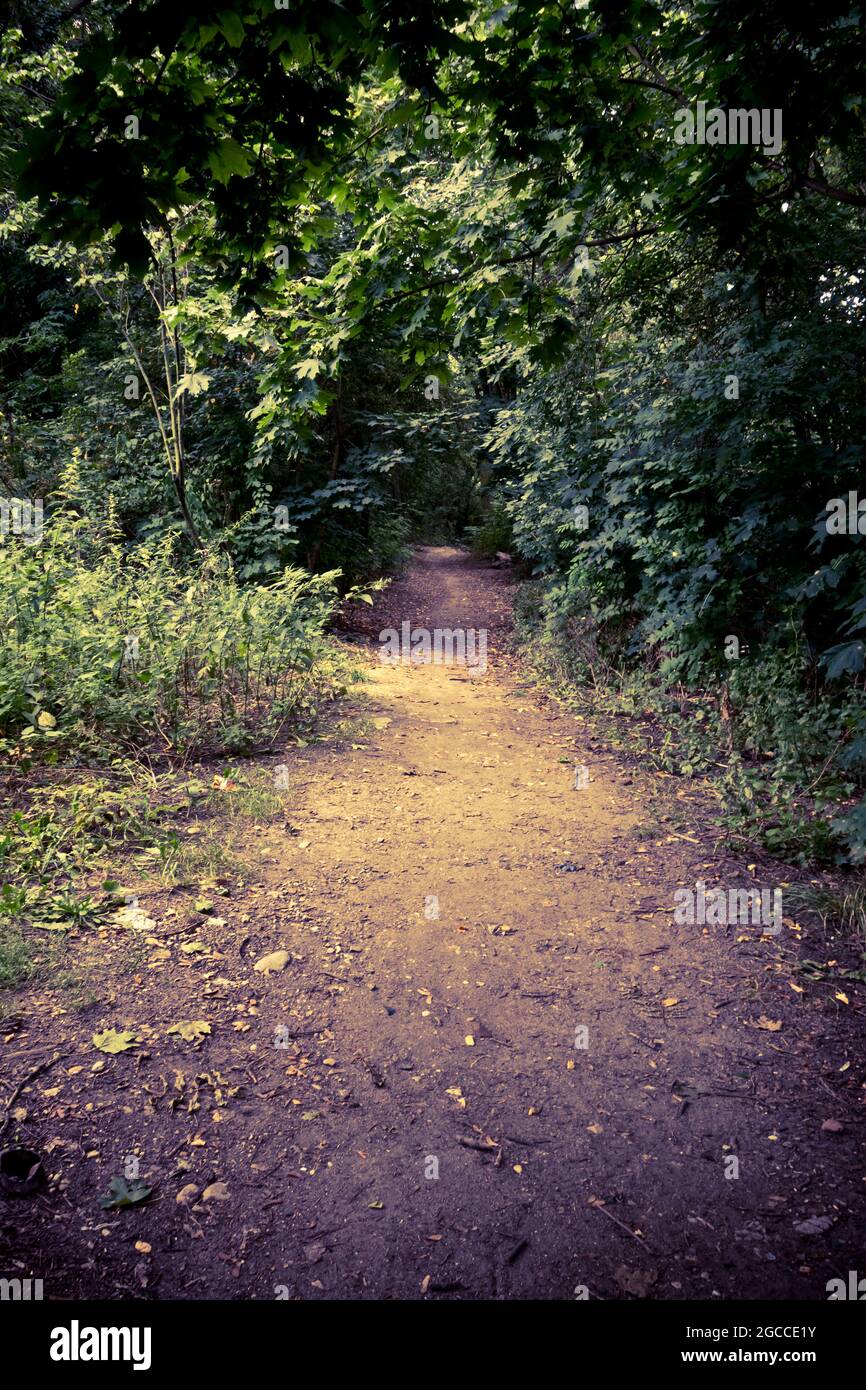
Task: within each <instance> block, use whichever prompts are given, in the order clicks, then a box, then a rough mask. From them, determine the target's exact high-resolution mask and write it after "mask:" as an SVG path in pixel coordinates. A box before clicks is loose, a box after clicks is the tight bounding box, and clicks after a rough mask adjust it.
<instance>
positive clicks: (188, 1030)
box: [168, 1018, 210, 1047]
mask: <svg viewBox="0 0 866 1390" xmlns="http://www.w3.org/2000/svg"><path fill="white" fill-rule="evenodd" d="M168 1032H169V1033H177V1035H178V1037H179V1038H183V1041H184V1042H189V1043H194V1044H195V1046H196V1047H200V1046H201V1044H202V1043H203V1042H204V1040H205V1038H206V1037H207V1035H208V1033H209V1032H210V1024H209V1023H206V1022H205V1020H204V1019H203V1018H184V1019H181V1021H180V1023H173V1024H172V1025H171V1027H170V1028H169V1029H168Z"/></svg>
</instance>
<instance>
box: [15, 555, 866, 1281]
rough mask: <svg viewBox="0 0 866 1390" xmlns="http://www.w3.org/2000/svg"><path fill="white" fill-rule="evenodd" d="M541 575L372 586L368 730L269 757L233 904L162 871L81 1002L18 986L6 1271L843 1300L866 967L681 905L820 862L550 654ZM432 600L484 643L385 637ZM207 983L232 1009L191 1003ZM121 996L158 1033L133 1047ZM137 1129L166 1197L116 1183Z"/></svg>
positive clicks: (418, 579) (454, 562) (152, 1179)
mask: <svg viewBox="0 0 866 1390" xmlns="http://www.w3.org/2000/svg"><path fill="white" fill-rule="evenodd" d="M512 589H513V580H512V578H511V575H510V571H508V570H507V569H497V568H495V567H492V566H490V565H486V564H482V563H481V562H478V561H475V560H472V559H471V558H470V557H469V556H468V555H467V554H466V553H465V552H463V551H462V550H457V549H452V548H447V547H438V548H427V549H420V550H419V551H418V552H417V554H416V556H415V560H414V562H413V564H412V566H411V568H410V569H409V571H408V572H407V573H406V575H405V576H404V577H403V578H401V579H400V580H398V581H397V582H395V583H394V584H393V585H392V586H391V587H390V588H389V589H388V590H387V591H386V592H385V593H384V594H383V595H381V596H379V597H378V598H377V600H376V605H375V608H374V609H373V610H369V609H365V610H364V612H365V614H366V636H367V638H368V640H369V643H370V645H369V648H368V653H369V654H368V656H367V657H366V658H365V659H366V660H367V662H368V665H369V670H368V672H367V679H366V684H365V687H364V689H363V691H362V690H359V691H358V692H357V694H354V693H353V696H352V700H351V703H350V705H349V707H348V708H349V711H350V712H352V711H356V712H358V714H359V717H363V719H364V720H365V721H366V725H365V728H366V732H365V733H364V734H363V736H360V735H359V736H357V737H355V738H354V739H353V738H351V737H343V736H337V735H335V736H333V737H332V738H331V739H329V740H326V741H324V742H320V743H315V744H312V745H311V746H309V747H306V748H299V749H291V750H287V751H284V752H281V753H279V754H275V755H274V757H273V758H272V759H270V760H266V763H265V765H267V766H271V765H272V766H273V767H276V766H278V765H280V764H282V763H285V764H286V765H287V766H288V769H289V779H288V780H289V787H288V790H287V791H286V793H285V795H286V802H287V820H286V822H285V823H284V824H283V823H276V824H270V825H266V826H262V827H261V829H260V831H259V832H258V833H257V835H256V836H255V838H254V842H253V846H252V853H253V854H254V855H255V858H256V861H257V869H258V878H257V880H256V881H254V882H250V883H246V884H243V885H242V886H238V885H237V884H236V883H234V881H231V882H228V883H227V884H226V886H225V891H224V894H223V895H222V896H219V897H217V898H216V900H215V903H214V908H213V909H211V910H203V911H199V910H196V909H195V905H194V899H195V897H196V896H198V895H197V893H196V891H195V890H189V889H184V888H180V889H176V890H175V891H174V892H173V893H169V892H167V891H162V892H153V893H151V894H149V895H146V896H142V898H141V900H140V906H141V907H142V908H143V909H144V911H145V912H146V913H147V914H148V916H149V918H150V919H151V921H152V927H151V928H150V929H149V931H148V933H147V935H146V937H143V936H142V934H141V933H136V932H134V931H131V930H130V929H126V930H121V929H117V930H115V931H113V932H112V931H111V930H106V931H104V932H102V933H101V934H100V936H99V938H98V939H97V941H96V946H97V947H98V948H99V953H100V954H99V959H100V960H101V962H102V964H101V967H100V966H94V969H95V970H96V971H97V974H96V976H95V977H94V992H95V995H96V997H95V998H94V1000H93V1001H92V1002H91V1003H90V1004H89V1005H86V1006H85V1007H83V1008H82V1007H79V1008H78V1009H72V1008H71V1007H69V1003H68V1000H66V999H65V998H64V995H63V992H62V991H61V990H58V989H47V988H44V987H43V988H41V989H35V988H34V989H30V990H26V991H23V992H21V993H20V994H19V995H17V996H14V997H13V998H12V1000H11V1002H10V1003H9V1004H7V1006H6V1007H7V1009H10V1010H11V1012H9V1013H8V1014H7V1017H6V1019H5V1020H4V1021H3V1022H2V1023H0V1097H2V1098H3V1104H4V1105H5V1104H6V1103H7V1102H9V1101H10V1098H11V1104H10V1106H9V1112H8V1113H9V1120H8V1124H7V1126H6V1131H5V1135H4V1141H5V1142H6V1143H7V1144H8V1143H10V1142H20V1143H24V1144H27V1145H28V1146H29V1147H31V1148H33V1149H34V1150H36V1151H37V1152H38V1153H40V1154H41V1155H42V1158H43V1163H44V1167H45V1170H46V1181H45V1183H44V1184H43V1186H42V1188H41V1189H40V1191H39V1192H38V1193H37V1194H36V1195H33V1196H30V1197H26V1198H18V1199H12V1198H5V1199H2V1200H0V1273H2V1274H3V1275H4V1276H6V1277H12V1276H14V1275H16V1274H18V1275H21V1276H22V1277H23V1276H25V1275H30V1276H32V1277H38V1278H41V1279H42V1280H43V1283H44V1289H45V1297H46V1298H57V1299H68V1298H73V1297H83V1298H105V1297H109V1298H138V1299H145V1300H146V1299H214V1298H223V1299H225V1298H229V1299H257V1300H272V1299H275V1298H290V1299H335V1298H340V1299H346V1298H351V1299H361V1298H386V1299H413V1298H428V1299H431V1298H440V1299H490V1298H494V1299H534V1298H554V1299H573V1298H576V1297H585V1296H586V1297H589V1298H603V1299H608V1300H609V1299H631V1298H657V1299H685V1298H705V1299H711V1298H715V1299H730V1298H749V1299H752V1298H771V1299H791V1298H805V1299H816V1300H825V1299H826V1298H827V1293H826V1283H827V1280H829V1279H830V1278H835V1277H843V1278H847V1272H848V1270H850V1269H855V1270H856V1269H857V1268H858V1264H859V1266H862V1263H863V1248H864V1233H866V1213H864V1198H866V1152H864V1138H866V1136H864V1128H863V1123H864V1097H866V1090H864V1084H866V1067H864V1054H863V1047H862V1011H863V1007H864V990H863V987H862V985H861V984H860V983H859V982H856V981H854V982H846V983H845V984H844V985H843V986H840V984H839V981H838V979H834V978H833V975H832V969H831V970H830V971H829V972H827V973H825V974H824V975H822V976H820V977H819V978H814V979H813V978H810V977H809V974H808V972H806V973H804V971H803V970H802V969H801V968H799V962H800V961H801V959H802V958H810V959H811V960H813V961H814V960H817V961H819V962H822V963H825V962H826V958H827V956H828V954H829V952H828V949H827V946H826V943H825V942H824V939H823V936H822V934H821V932H820V930H819V929H818V928H815V927H803V926H801V925H799V924H797V923H796V922H794V921H793V920H792V919H791V918H788V919H787V920H786V925H785V926H784V928H783V931H782V933H781V935H779V936H778V937H768V936H762V935H761V929H760V927H750V926H745V927H740V926H733V927H729V928H725V927H721V926H709V927H702V926H700V925H678V924H677V923H676V921H675V919H674V896H673V895H674V892H675V890H676V889H678V888H685V887H690V886H693V885H694V883H695V881H696V880H697V879H699V878H703V879H705V880H706V881H707V882H708V883H710V884H713V883H720V884H723V885H725V886H730V887H735V886H749V885H750V884H751V885H756V884H760V885H763V886H767V885H773V886H776V885H779V884H781V883H784V882H785V881H786V880H787V879H788V878H790V877H791V870H790V869H787V870H786V869H785V868H784V866H782V865H778V864H773V863H772V861H768V860H767V859H766V858H756V860H755V861H750V865H751V866H750V865H747V864H745V863H742V862H739V861H737V860H735V859H733V858H731V857H730V856H726V855H725V854H724V852H720V851H719V850H718V848H717V836H716V834H715V832H714V829H713V812H714V810H716V809H717V808H716V807H715V803H714V802H713V800H712V797H711V795H710V793H709V792H708V790H707V789H706V788H705V787H702V786H700V785H697V784H695V783H694V782H685V781H680V780H678V779H673V778H667V777H665V778H661V777H659V775H658V774H656V773H654V772H653V771H652V770H651V769H650V768H649V767H643V766H634V765H632V764H630V763H629V762H627V761H626V760H625V759H624V758H623V757H622V756H621V755H619V754H615V753H614V752H613V751H612V750H611V748H610V747H609V746H607V745H606V744H605V743H604V742H603V740H602V739H601V738H600V737H599V736H598V734H597V733H596V732H594V730H593V728H592V726H591V724H590V723H589V722H588V721H586V720H582V719H581V718H580V717H579V716H576V715H575V714H573V713H569V712H568V711H567V710H565V709H563V708H561V707H560V706H558V705H557V704H556V703H555V702H553V701H552V700H550V699H548V698H547V697H546V696H545V695H544V694H543V693H542V692H541V691H540V690H539V688H538V687H537V686H535V685H533V683H532V681H531V680H530V678H529V676H528V674H527V672H526V671H525V670H523V669H522V667H521V665H520V663H519V661H518V658H517V657H516V655H515V653H514V651H513V650H512V646H511V638H510V610H511V597H512ZM359 607H361V605H359ZM406 620H408V621H410V622H411V623H412V625H413V627H414V628H418V627H425V628H428V629H430V630H431V631H432V630H433V629H435V628H440V629H441V628H466V627H471V628H474V629H476V630H479V629H485V630H486V631H487V633H488V644H489V646H488V653H487V669H486V671H484V672H483V673H481V672H477V673H473V672H472V670H471V668H467V667H466V666H464V665H461V664H460V663H457V664H451V665H445V664H424V665H414V666H413V665H403V664H397V665H393V666H389V665H383V664H381V663H380V662H379V661H378V660H377V656H378V653H377V645H378V643H377V638H378V633H379V631H380V630H381V629H384V628H388V627H392V626H393V627H395V628H396V629H397V630H398V631H399V629H400V626H401V623H402V622H403V621H406ZM361 637H363V633H362V634H361ZM575 765H580V766H585V767H587V768H588V769H589V778H590V780H589V783H588V785H585V786H582V787H576V786H575ZM130 942H132V945H130ZM134 948H138V949H140V956H141V958H140V960H139V959H138V958H137V957H136V958H134V960H133V964H132V966H131V967H130V966H129V962H128V959H127V964H126V969H125V970H124V969H121V968H119V966H120V964H121V963H122V955H123V954H124V953H125V954H126V955H127V957H128V954H129V952H130V951H131V950H133V949H134ZM184 948H188V949H184ZM80 949H81V950H82V951H85V950H88V949H89V950H90V951H91V952H92V951H93V950H94V943H93V941H92V940H91V942H90V945H89V947H88V946H87V945H85V944H84V942H83V941H82V945H81V948H80ZM278 951H285V952H287V953H288V959H287V960H286V963H285V965H284V967H283V968H282V969H280V970H277V971H275V972H273V973H270V974H263V973H261V972H258V971H256V970H255V964H256V962H258V961H260V960H261V958H263V957H265V956H266V955H268V954H269V953H273V952H278ZM118 953H120V955H118ZM837 957H838V958H839V959H840V961H841V957H839V956H838V950H837ZM115 966H117V967H118V968H116V969H115ZM100 968H101V970H102V974H101V975H99V973H98V971H99V969H100ZM840 996H841V997H840ZM846 1001H847V1002H846ZM189 1019H192V1020H204V1021H206V1022H208V1023H209V1024H210V1028H211V1031H210V1033H209V1034H206V1035H204V1036H203V1037H202V1038H201V1040H200V1042H199V1044H198V1045H196V1044H195V1043H194V1042H191V1041H185V1040H184V1039H183V1037H181V1036H179V1035H178V1034H169V1033H168V1032H167V1030H168V1028H169V1027H171V1026H172V1025H173V1024H176V1023H177V1022H178V1021H180V1020H189ZM106 1028H114V1029H117V1030H121V1031H122V1030H129V1031H130V1032H132V1033H134V1034H135V1035H136V1039H137V1041H136V1042H135V1045H134V1046H132V1047H130V1048H129V1049H128V1050H127V1051H124V1052H121V1053H119V1054H118V1055H116V1056H109V1055H105V1054H103V1053H102V1052H100V1051H98V1050H96V1049H95V1047H94V1044H93V1041H92V1038H93V1034H94V1032H97V1031H100V1030H102V1029H106ZM582 1030H585V1031H582ZM55 1058H56V1060H54V1059H55ZM40 1063H42V1064H43V1069H42V1070H41V1071H39V1072H38V1074H36V1073H35V1068H36V1067H37V1066H38V1065H39V1064H40ZM28 1077H30V1079H29V1080H27V1078H28ZM22 1081H23V1082H24V1083H25V1084H24V1085H23V1086H22V1085H21V1083H22ZM19 1088H20V1089H19ZM16 1091H17V1094H15V1093H16ZM2 1115H3V1111H2V1110H0V1119H2ZM828 1121H830V1124H829V1125H828V1124H827V1122H828ZM129 1155H132V1156H134V1157H137V1158H138V1162H139V1170H140V1177H141V1178H143V1179H144V1180H145V1181H146V1183H147V1185H148V1186H150V1187H151V1188H152V1193H151V1196H150V1199H149V1200H148V1201H146V1202H144V1203H141V1204H137V1205H133V1206H130V1207H126V1208H124V1209H120V1210H101V1209H100V1206H99V1198H100V1196H102V1195H103V1194H104V1193H105V1192H106V1191H107V1190H108V1184H109V1182H110V1180H111V1179H112V1178H113V1177H116V1176H118V1175H121V1174H123V1173H124V1166H125V1165H126V1164H127V1163H128V1157H127V1156H129ZM733 1160H735V1161H733ZM134 1166H135V1165H134V1164H133V1165H132V1167H133V1168H134ZM130 1171H132V1170H130Z"/></svg>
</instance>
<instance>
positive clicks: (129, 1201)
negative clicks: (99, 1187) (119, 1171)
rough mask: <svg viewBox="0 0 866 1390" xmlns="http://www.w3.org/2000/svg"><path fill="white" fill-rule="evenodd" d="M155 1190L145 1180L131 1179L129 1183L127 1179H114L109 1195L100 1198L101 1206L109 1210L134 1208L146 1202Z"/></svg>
mask: <svg viewBox="0 0 866 1390" xmlns="http://www.w3.org/2000/svg"><path fill="white" fill-rule="evenodd" d="M152 1191H153V1188H151V1187H148V1185H147V1183H146V1182H145V1181H144V1179H143V1178H131V1179H130V1180H129V1182H127V1180H126V1178H112V1179H111V1181H110V1183H109V1184H108V1194H107V1196H105V1197H100V1199H99V1205H100V1206H101V1207H103V1208H104V1209H105V1210H107V1209H108V1208H109V1207H132V1206H136V1205H137V1204H138V1203H139V1202H146V1201H147V1199H148V1197H149V1196H150V1194H151V1192H152Z"/></svg>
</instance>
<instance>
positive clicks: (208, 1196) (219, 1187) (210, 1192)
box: [201, 1182, 231, 1202]
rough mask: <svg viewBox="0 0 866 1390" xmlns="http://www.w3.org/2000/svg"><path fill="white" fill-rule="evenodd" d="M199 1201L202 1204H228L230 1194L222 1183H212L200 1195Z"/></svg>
mask: <svg viewBox="0 0 866 1390" xmlns="http://www.w3.org/2000/svg"><path fill="white" fill-rule="evenodd" d="M201 1199H202V1201H203V1202H228V1201H230V1200H231V1193H230V1192H229V1190H228V1188H227V1187H226V1184H225V1183H224V1182H212V1183H211V1184H210V1186H209V1187H206V1188H205V1190H204V1192H203V1193H202V1194H201Z"/></svg>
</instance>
